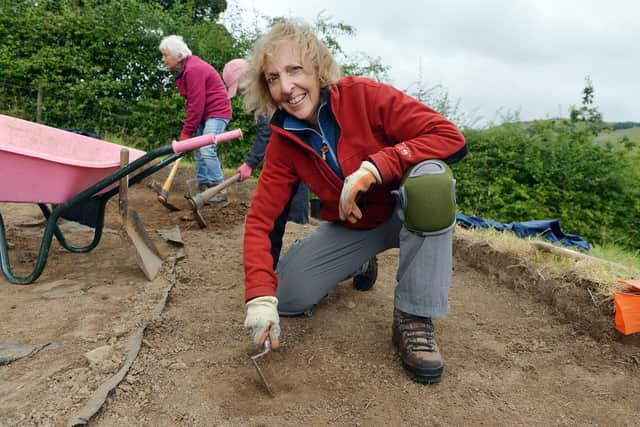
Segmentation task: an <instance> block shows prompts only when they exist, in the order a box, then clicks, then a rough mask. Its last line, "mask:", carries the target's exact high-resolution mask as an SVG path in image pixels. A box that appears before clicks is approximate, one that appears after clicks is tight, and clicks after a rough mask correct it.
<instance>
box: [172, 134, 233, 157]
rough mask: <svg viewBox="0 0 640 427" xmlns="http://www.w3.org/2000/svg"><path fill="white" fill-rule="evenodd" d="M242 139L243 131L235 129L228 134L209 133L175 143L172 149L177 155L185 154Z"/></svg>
mask: <svg viewBox="0 0 640 427" xmlns="http://www.w3.org/2000/svg"><path fill="white" fill-rule="evenodd" d="M236 138H242V130H241V129H234V130H230V131H227V132H223V133H219V134H217V135H216V134H215V133H208V134H206V135H201V136H196V137H194V138H189V139H183V140H182V141H173V142H172V143H171V148H172V149H173V152H174V153H176V154H180V153H184V152H185V151H191V150H195V149H196V148H200V147H204V146H206V145H212V144H213V145H215V144H218V143H220V142H225V141H229V140H230V139H236Z"/></svg>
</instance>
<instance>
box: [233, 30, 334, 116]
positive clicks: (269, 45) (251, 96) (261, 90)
mask: <svg viewBox="0 0 640 427" xmlns="http://www.w3.org/2000/svg"><path fill="white" fill-rule="evenodd" d="M283 42H293V43H295V44H296V45H297V46H299V47H300V51H301V53H302V58H301V59H302V63H303V65H304V66H305V67H306V66H308V65H311V66H312V67H313V68H314V69H315V70H316V72H317V73H318V77H319V79H320V87H321V88H324V87H327V86H329V85H331V84H335V83H337V82H338V80H340V77H341V71H340V67H339V66H338V64H337V63H336V60H335V59H334V57H333V55H332V54H331V52H330V51H329V49H328V48H327V47H326V46H325V45H324V44H323V43H322V42H321V41H320V40H319V39H318V37H317V36H316V35H315V34H314V32H313V30H312V29H311V27H309V26H308V25H307V24H305V23H304V22H302V21H299V20H285V21H282V22H278V23H276V24H275V25H273V26H272V27H271V29H270V30H269V32H268V33H266V34H264V35H263V36H262V37H260V38H259V39H258V41H256V43H255V45H254V47H253V51H252V52H251V55H250V57H249V67H248V68H247V71H246V72H245V74H244V75H243V80H244V81H245V84H246V85H247V90H246V92H245V94H244V98H243V101H244V102H243V104H244V107H245V109H246V110H247V111H250V112H254V113H255V114H256V115H265V116H267V117H271V116H272V115H273V113H274V112H275V110H276V109H277V108H278V105H277V104H276V103H275V102H274V100H273V98H272V97H271V93H270V92H269V86H268V85H267V81H266V80H265V77H264V73H263V67H264V62H265V59H266V58H267V57H268V56H269V55H273V54H274V52H275V51H276V49H277V48H278V46H279V45H280V44H281V43H283Z"/></svg>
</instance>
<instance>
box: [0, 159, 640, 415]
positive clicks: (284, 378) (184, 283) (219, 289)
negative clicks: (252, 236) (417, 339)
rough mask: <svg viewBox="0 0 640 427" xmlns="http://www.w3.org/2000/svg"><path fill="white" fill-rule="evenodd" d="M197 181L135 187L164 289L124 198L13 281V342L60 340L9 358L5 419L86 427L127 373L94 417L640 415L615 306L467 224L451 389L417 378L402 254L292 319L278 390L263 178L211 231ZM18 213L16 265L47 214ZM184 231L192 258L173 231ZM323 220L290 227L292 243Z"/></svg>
mask: <svg viewBox="0 0 640 427" xmlns="http://www.w3.org/2000/svg"><path fill="white" fill-rule="evenodd" d="M192 173H193V171H192V170H189V169H187V168H181V171H180V174H179V176H178V179H177V180H176V186H175V188H173V189H172V192H171V195H170V200H171V202H172V203H174V204H176V205H178V206H179V207H181V208H182V210H181V211H178V212H170V211H168V210H166V209H165V208H164V207H163V206H162V205H160V203H158V202H157V201H156V200H155V194H154V193H153V191H152V190H151V189H150V188H149V187H148V186H147V184H148V183H141V184H139V185H137V186H134V187H132V188H131V192H130V201H131V203H130V205H131V208H132V209H135V210H136V211H138V212H139V214H140V216H141V218H142V221H143V222H144V224H145V226H146V228H147V230H148V231H149V233H150V234H151V236H152V237H153V238H154V241H155V242H156V243H157V245H158V247H159V249H160V250H161V252H162V254H163V255H164V256H165V257H166V258H167V259H168V261H167V262H166V263H165V266H164V267H163V269H162V271H161V274H160V275H159V276H158V277H157V278H156V279H154V280H153V281H151V282H149V281H147V280H146V279H145V278H144V276H143V274H142V272H141V271H140V269H139V268H138V266H137V265H136V263H135V259H134V257H133V252H132V249H131V248H130V247H129V246H128V244H127V243H126V240H124V239H123V236H122V235H121V234H120V232H119V231H118V230H119V224H118V221H117V216H116V212H117V211H116V207H117V206H116V203H115V200H113V201H111V202H110V203H109V206H108V210H107V217H106V230H105V235H104V237H103V240H102V241H101V242H100V244H99V245H98V247H96V248H95V249H94V250H93V251H91V252H89V253H87V254H72V253H69V252H67V251H66V250H64V249H63V248H61V247H60V246H59V245H58V244H57V243H56V242H54V244H53V246H52V248H51V253H50V256H49V260H48V264H47V266H46V268H45V271H44V273H43V275H42V277H41V278H40V279H39V280H38V281H37V282H36V283H34V284H32V285H29V286H14V285H10V284H8V283H7V282H6V281H4V280H3V279H0V312H1V313H3V314H2V319H3V321H2V322H1V324H0V337H2V338H1V339H0V341H2V342H13V343H22V344H34V345H44V347H41V348H40V349H39V351H36V352H34V353H32V354H31V355H30V356H27V357H22V358H19V359H17V360H15V361H14V362H12V363H8V364H4V365H0V383H1V384H3V387H2V389H1V390H0V425H2V426H5V425H7V426H14V425H56V426H57V425H68V424H69V423H70V422H72V421H74V420H75V421H77V420H78V419H79V418H78V415H79V414H81V413H83V412H82V411H83V410H84V409H86V407H87V404H88V403H90V402H92V399H95V397H96V394H97V393H96V392H97V391H99V390H100V386H101V385H104V384H105V383H106V382H108V381H109V380H110V379H113V378H114V375H115V376H117V375H118V373H121V374H122V375H123V380H122V381H121V382H119V383H117V385H116V387H115V389H114V390H113V392H111V393H109V394H108V397H107V399H106V401H105V402H104V404H103V405H101V407H100V410H99V412H97V414H95V415H93V416H91V417H90V423H91V424H92V425H97V426H121V425H149V426H150V425H154V426H156V425H162V426H175V425H181V426H182V425H184V426H199V425H202V426H205V425H229V426H232V425H242V426H245V425H254V426H263V425H269V426H270V425H274V426H275V425H279V426H280V425H291V426H294V425H295V426H298V425H301V424H302V423H304V424H309V425H350V426H351V425H400V424H402V425H416V426H417V425H462V424H463V425H477V424H483V425H487V424H488V425H514V424H515V425H517V424H527V425H530V424H535V425H565V424H570V425H575V424H580V425H584V424H588V425H634V424H636V423H637V416H638V415H639V413H638V404H637V399H636V398H635V396H637V395H638V394H639V393H640V375H639V374H640V366H639V363H640V359H638V357H637V354H638V353H637V352H638V346H637V343H636V342H634V341H632V340H629V339H621V338H620V337H619V336H618V335H616V333H615V332H613V318H612V316H611V312H610V307H609V308H607V307H596V306H594V304H593V301H591V299H590V298H589V295H588V291H586V290H585V287H586V289H588V286H589V285H588V283H585V282H582V281H581V280H583V279H579V278H576V277H552V276H549V275H544V274H543V277H541V276H540V274H538V272H536V271H535V270H532V269H531V268H528V267H526V266H521V265H519V264H520V263H519V261H518V260H517V259H516V258H510V257H509V255H508V254H504V253H500V252H499V251H496V250H495V249H493V248H492V247H491V246H490V245H487V244H482V243H479V242H478V241H477V240H473V241H472V240H469V239H466V238H465V237H464V236H463V234H464V233H457V234H456V242H455V248H454V253H455V267H454V268H455V270H454V280H453V284H452V289H451V296H450V303H451V314H450V315H449V316H447V317H446V318H443V319H438V320H437V321H436V333H437V338H438V343H439V345H440V347H441V350H442V353H443V356H444V359H445V376H444V377H443V381H442V382H441V383H440V384H439V385H435V386H423V385H420V384H416V383H414V382H412V381H411V380H410V379H409V378H408V377H407V375H406V374H405V372H404V371H403V369H402V367H401V365H400V361H399V358H398V355H397V354H396V352H395V351H394V349H393V347H392V346H391V340H390V338H391V331H390V326H391V314H392V310H393V289H394V285H395V273H396V268H397V265H398V251H397V250H389V251H386V252H384V253H382V254H380V255H379V258H378V259H379V266H380V271H379V278H378V282H377V283H376V285H375V287H374V288H373V289H372V290H371V291H369V292H358V291H356V290H354V289H353V288H352V287H351V285H350V283H349V282H344V283H341V284H339V285H338V286H337V287H336V289H335V290H334V291H333V292H332V293H331V294H330V296H329V298H328V299H327V300H326V301H324V302H323V303H322V304H321V305H320V306H319V307H318V308H317V310H316V312H315V314H314V316H313V317H311V318H284V319H282V347H281V349H280V350H279V351H277V352H274V353H272V354H270V355H268V356H267V357H266V358H265V359H263V360H262V361H261V362H260V363H261V366H262V368H263V370H264V372H265V375H266V377H267V378H268V380H269V381H270V383H271V385H272V387H273V389H274V392H275V397H273V398H271V397H269V396H268V395H267V394H266V393H265V390H264V389H263V387H262V384H261V383H260V381H259V378H258V376H257V374H256V372H255V370H254V368H253V365H252V364H251V362H250V359H249V356H250V355H251V354H253V353H254V352H255V348H254V346H253V345H252V344H251V342H250V340H249V338H248V335H247V333H246V332H245V331H244V330H243V327H242V323H243V320H244V314H245V309H244V304H243V292H244V289H243V268H242V257H241V254H242V235H243V222H244V215H245V214H246V211H247V209H248V207H249V204H250V197H251V194H252V192H253V190H254V184H253V183H252V182H249V183H241V184H234V186H232V187H231V188H230V189H229V191H228V194H227V196H228V201H227V202H226V203H225V204H222V205H217V206H208V207H205V208H203V209H202V213H203V214H204V217H205V219H206V221H207V224H208V227H207V228H205V229H200V228H199V227H198V226H197V224H196V223H195V222H194V221H193V219H192V216H191V215H192V214H191V212H190V210H189V205H188V204H187V202H186V200H185V199H184V197H183V193H184V192H186V186H185V184H184V182H185V181H186V179H187V178H190V177H191V174H192ZM157 175H158V176H156V177H155V179H157V180H159V181H162V179H163V176H162V174H160V173H158V174H157ZM0 212H2V215H3V218H4V220H5V222H6V223H8V228H9V236H8V239H9V241H10V242H11V244H12V247H11V249H10V253H11V256H12V258H11V260H12V263H14V264H15V265H16V266H17V268H19V269H21V270H26V269H27V268H28V267H29V263H30V262H32V261H33V259H34V258H33V253H35V250H37V246H38V244H39V239H40V233H41V232H42V230H41V228H39V227H22V226H18V224H24V223H32V222H37V220H38V219H39V218H40V214H39V210H38V209H37V207H33V206H25V205H16V204H0ZM73 224H74V223H67V224H65V226H66V227H69V228H68V229H67V230H66V231H65V233H68V235H69V236H70V237H71V238H73V239H78V240H82V239H88V238H90V236H91V233H90V230H86V229H85V228H82V227H76V226H74V225H73ZM176 225H177V226H179V228H180V230H181V233H182V239H183V241H184V249H185V250H186V253H187V256H186V257H185V258H182V259H177V258H176V254H177V253H178V249H179V248H177V247H176V246H174V245H172V244H170V243H168V242H165V241H164V240H163V239H162V238H161V237H160V235H159V234H158V233H157V231H158V230H165V229H171V228H173V227H175V226H176ZM314 228H315V226H314V225H307V226H300V225H296V224H289V225H288V227H287V234H286V236H285V246H288V245H290V244H291V243H292V242H293V241H295V240H296V239H299V238H302V237H304V236H305V235H307V234H308V233H309V232H311V231H313V229H314ZM33 248H36V249H33ZM30 253H31V255H29V254H30ZM140 331H142V335H141V336H140V338H141V340H142V341H141V347H140V348H139V349H137V351H135V352H134V353H135V354H134V356H135V357H134V358H133V359H128V357H129V356H130V355H131V348H132V344H131V343H132V339H133V338H135V337H136V334H137V333H139V332H140ZM133 342H135V340H133ZM133 347H135V346H133ZM128 360H131V362H132V363H131V366H130V367H129V366H128V365H127V361H128ZM123 368H126V369H123Z"/></svg>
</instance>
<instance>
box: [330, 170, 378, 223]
mask: <svg viewBox="0 0 640 427" xmlns="http://www.w3.org/2000/svg"><path fill="white" fill-rule="evenodd" d="M376 183H378V184H380V183H382V177H381V176H380V172H378V169H377V168H376V166H375V165H374V164H373V163H371V162H369V161H367V160H365V161H364V162H362V164H361V165H360V168H359V169H358V170H356V171H355V172H354V173H352V174H351V175H349V176H348V177H346V178H345V179H344V185H343V186H342V193H340V206H339V210H338V213H339V214H340V219H341V220H342V221H345V220H348V221H349V222H351V223H355V222H357V221H358V220H359V219H360V218H362V212H361V211H360V208H359V207H358V205H357V204H356V201H357V198H358V194H360V193H366V192H367V191H369V189H370V188H371V187H372V186H373V184H376Z"/></svg>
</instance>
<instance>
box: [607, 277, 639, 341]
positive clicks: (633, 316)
mask: <svg viewBox="0 0 640 427" xmlns="http://www.w3.org/2000/svg"><path fill="white" fill-rule="evenodd" d="M618 282H619V283H624V284H626V285H629V286H630V287H631V288H630V292H614V293H613V303H614V305H615V308H616V318H615V321H616V329H617V330H618V331H619V332H620V333H622V334H624V335H630V334H633V333H636V332H640V280H622V279H621V280H618Z"/></svg>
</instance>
